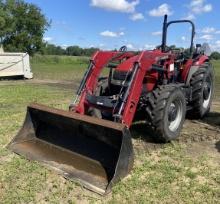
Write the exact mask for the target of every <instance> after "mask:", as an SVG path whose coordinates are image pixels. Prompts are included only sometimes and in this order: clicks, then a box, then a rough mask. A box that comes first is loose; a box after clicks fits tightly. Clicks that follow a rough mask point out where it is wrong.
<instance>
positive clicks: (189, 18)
mask: <svg viewBox="0 0 220 204" xmlns="http://www.w3.org/2000/svg"><path fill="white" fill-rule="evenodd" d="M195 18H196V17H195V15H193V14H191V13H189V14H188V15H187V16H186V17H184V18H183V19H184V20H194V19H195Z"/></svg>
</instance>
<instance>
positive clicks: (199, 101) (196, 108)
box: [190, 63, 214, 118]
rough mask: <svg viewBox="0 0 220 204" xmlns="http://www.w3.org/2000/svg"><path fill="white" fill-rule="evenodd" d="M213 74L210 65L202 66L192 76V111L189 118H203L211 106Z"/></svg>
mask: <svg viewBox="0 0 220 204" xmlns="http://www.w3.org/2000/svg"><path fill="white" fill-rule="evenodd" d="M213 80H214V73H213V68H212V66H211V64H210V63H205V64H203V65H202V66H201V67H200V68H199V69H198V70H197V71H196V72H195V73H194V74H193V76H192V78H191V80H190V86H191V88H192V101H191V106H192V108H193V109H192V110H191V111H190V116H191V117H193V118H203V117H204V116H206V115H207V114H208V113H209V111H210V107H211V104H212V99H213V93H214V82H213Z"/></svg>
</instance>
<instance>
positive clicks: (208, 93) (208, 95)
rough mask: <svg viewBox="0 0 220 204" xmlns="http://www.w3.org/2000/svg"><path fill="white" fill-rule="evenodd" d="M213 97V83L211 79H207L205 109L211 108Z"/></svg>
mask: <svg viewBox="0 0 220 204" xmlns="http://www.w3.org/2000/svg"><path fill="white" fill-rule="evenodd" d="M211 96H212V81H211V78H210V77H207V78H206V81H205V82H204V88H203V103H202V106H203V108H205V109H207V108H208V107H209V104H210V101H211Z"/></svg>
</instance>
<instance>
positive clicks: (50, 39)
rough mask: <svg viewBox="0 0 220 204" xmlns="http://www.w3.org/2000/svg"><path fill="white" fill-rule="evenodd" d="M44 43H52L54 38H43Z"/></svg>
mask: <svg viewBox="0 0 220 204" xmlns="http://www.w3.org/2000/svg"><path fill="white" fill-rule="evenodd" d="M43 40H44V42H51V41H52V40H53V38H52V37H44V38H43Z"/></svg>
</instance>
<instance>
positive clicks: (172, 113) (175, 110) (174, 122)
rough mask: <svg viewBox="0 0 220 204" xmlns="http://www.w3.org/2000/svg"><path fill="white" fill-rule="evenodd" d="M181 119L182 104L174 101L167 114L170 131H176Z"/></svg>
mask: <svg viewBox="0 0 220 204" xmlns="http://www.w3.org/2000/svg"><path fill="white" fill-rule="evenodd" d="M182 117H183V104H182V102H181V101H180V100H175V101H173V102H172V103H171V104H170V107H169V112H168V121H169V129H170V131H172V132H174V131H176V130H177V129H178V128H179V126H180V123H181V121H182Z"/></svg>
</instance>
